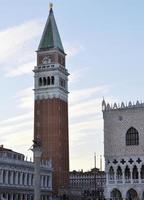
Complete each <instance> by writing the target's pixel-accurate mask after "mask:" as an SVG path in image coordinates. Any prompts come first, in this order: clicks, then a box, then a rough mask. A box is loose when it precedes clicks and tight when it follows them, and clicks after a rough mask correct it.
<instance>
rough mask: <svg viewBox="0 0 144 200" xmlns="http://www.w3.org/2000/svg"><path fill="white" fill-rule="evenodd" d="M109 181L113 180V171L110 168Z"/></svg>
mask: <svg viewBox="0 0 144 200" xmlns="http://www.w3.org/2000/svg"><path fill="white" fill-rule="evenodd" d="M109 180H114V169H113V167H110V169H109Z"/></svg>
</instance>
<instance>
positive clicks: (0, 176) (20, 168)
mask: <svg viewBox="0 0 144 200" xmlns="http://www.w3.org/2000/svg"><path fill="white" fill-rule="evenodd" d="M51 195H52V167H51V162H47V163H43V164H42V165H41V200H49V199H51ZM0 199H6V200H33V199H34V163H33V162H29V161H25V160H24V155H23V154H19V153H17V152H14V151H12V150H9V149H5V148H3V147H0Z"/></svg>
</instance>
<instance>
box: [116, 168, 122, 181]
mask: <svg viewBox="0 0 144 200" xmlns="http://www.w3.org/2000/svg"><path fill="white" fill-rule="evenodd" d="M116 176H117V179H118V180H122V169H121V167H120V166H118V168H117V174H116Z"/></svg>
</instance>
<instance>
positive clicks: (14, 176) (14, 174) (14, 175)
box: [13, 171, 16, 184]
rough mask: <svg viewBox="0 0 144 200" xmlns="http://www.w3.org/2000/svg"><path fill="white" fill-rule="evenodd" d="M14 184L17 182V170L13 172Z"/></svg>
mask: <svg viewBox="0 0 144 200" xmlns="http://www.w3.org/2000/svg"><path fill="white" fill-rule="evenodd" d="M13 184H16V172H15V171H14V172H13Z"/></svg>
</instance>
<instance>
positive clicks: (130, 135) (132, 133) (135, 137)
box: [126, 127, 139, 146]
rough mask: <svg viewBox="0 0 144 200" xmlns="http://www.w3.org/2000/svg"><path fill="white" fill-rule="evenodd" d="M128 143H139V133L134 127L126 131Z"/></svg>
mask: <svg viewBox="0 0 144 200" xmlns="http://www.w3.org/2000/svg"><path fill="white" fill-rule="evenodd" d="M126 145H127V146H130V145H139V133H138V131H137V130H136V129H135V128H134V127H131V128H129V129H128V131H127V133H126Z"/></svg>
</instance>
